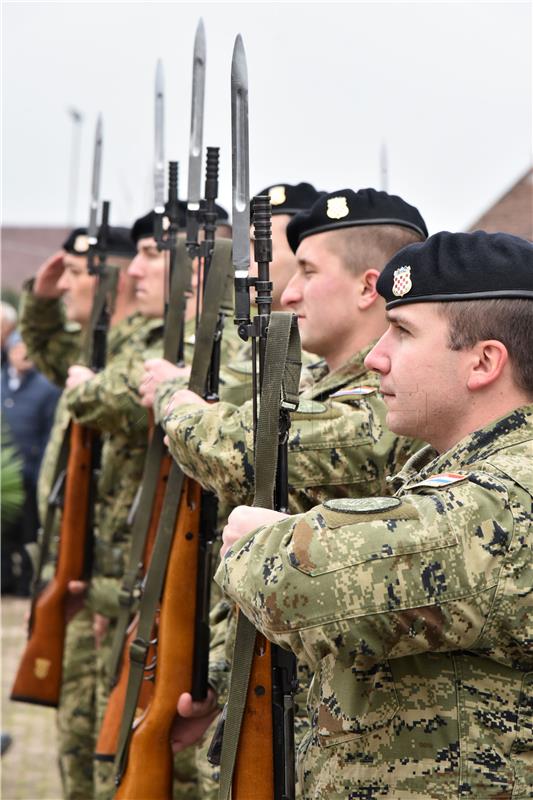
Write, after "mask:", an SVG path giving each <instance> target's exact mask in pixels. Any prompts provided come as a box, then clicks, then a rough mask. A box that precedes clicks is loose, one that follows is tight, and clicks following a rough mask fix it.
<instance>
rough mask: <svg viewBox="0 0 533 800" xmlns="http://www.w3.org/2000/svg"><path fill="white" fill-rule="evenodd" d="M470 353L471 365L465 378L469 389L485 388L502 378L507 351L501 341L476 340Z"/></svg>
mask: <svg viewBox="0 0 533 800" xmlns="http://www.w3.org/2000/svg"><path fill="white" fill-rule="evenodd" d="M470 353H471V365H470V373H469V375H468V379H467V386H468V388H469V389H470V391H472V392H475V391H479V390H480V389H486V388H487V387H489V386H490V385H491V384H494V382H495V381H498V380H500V379H501V378H502V375H503V372H504V370H505V367H506V365H508V364H509V353H508V352H507V348H506V346H505V345H504V344H503V342H499V341H498V340H497V339H488V340H486V341H483V342H477V343H476V344H475V345H474V347H473V348H472V350H471V351H470Z"/></svg>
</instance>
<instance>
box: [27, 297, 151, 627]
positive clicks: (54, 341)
mask: <svg viewBox="0 0 533 800" xmlns="http://www.w3.org/2000/svg"><path fill="white" fill-rule="evenodd" d="M23 320H24V330H25V332H26V331H27V332H28V338H27V341H28V346H29V347H31V350H30V352H31V357H32V358H34V359H35V360H36V361H38V363H39V365H40V367H41V368H42V369H43V371H44V372H45V373H47V374H48V375H50V376H52V375H53V376H54V378H55V380H56V381H57V382H58V383H59V382H63V383H64V380H65V379H66V375H67V372H68V368H69V366H71V364H73V363H76V362H77V361H79V360H80V344H81V335H80V331H79V330H74V329H72V330H71V329H70V328H69V326H66V325H65V318H64V314H63V310H62V304H61V302H60V301H57V300H55V301H54V300H42V299H40V298H36V297H35V296H33V295H30V293H29V292H28V293H26V294H25V297H24V313H23ZM72 327H73V326H72ZM160 336H161V321H160V320H147V319H146V318H145V317H143V316H142V315H140V314H133V315H132V316H130V317H128V318H127V319H125V320H123V321H122V322H120V323H119V324H118V325H116V326H114V327H112V328H111V329H110V331H109V336H108V347H107V365H106V368H105V369H104V370H103V371H102V372H100V373H98V374H97V375H96V376H95V377H94V378H92V379H91V380H90V381H86V382H85V383H83V384H80V385H79V386H78V387H76V388H75V389H71V390H68V391H64V392H63V395H62V397H61V400H60V402H59V404H58V407H57V411H56V417H55V422H54V428H53V430H52V434H51V437H50V440H49V442H48V446H47V448H46V452H45V455H44V458H43V464H42V467H41V473H40V475H39V491H38V494H39V512H40V516H41V519H44V513H45V511H46V501H47V498H48V495H49V493H50V489H51V481H52V476H53V472H54V468H55V464H56V460H57V457H58V452H59V447H60V446H61V441H62V439H63V434H64V431H65V429H66V427H67V426H68V424H69V421H70V419H72V418H73V419H75V420H76V421H77V422H80V423H82V424H84V425H87V426H89V427H92V428H95V429H96V430H98V431H99V432H100V433H101V434H102V436H103V448H102V463H101V470H100V476H99V480H98V486H97V507H96V511H95V553H94V565H93V577H92V580H91V587H90V591H89V603H90V606H91V607H92V608H93V610H95V611H98V612H99V613H103V614H106V615H107V616H113V615H114V614H116V613H117V610H118V588H119V578H120V577H121V575H122V572H123V569H124V564H125V558H126V557H127V549H128V546H129V541H130V539H129V525H128V521H127V518H128V514H129V511H130V508H131V504H132V501H133V497H134V495H135V492H136V490H137V487H138V484H139V482H140V479H141V476H142V469H143V463H144V455H145V452H146V446H147V437H148V428H147V413H146V411H145V409H144V408H143V407H142V406H140V404H139V400H138V393H137V386H138V383H139V380H140V376H141V373H142V365H143V363H144V358H145V350H146V349H147V348H149V347H153V348H154V355H159V354H160V345H159V349H158V350H157V349H155V348H157V346H158V343H159V342H160ZM56 550H57V543H56V544H55V546H54V547H53V548H52V550H51V553H50V560H49V563H48V564H47V566H46V567H45V571H44V574H43V579H44V580H47V579H49V578H50V577H51V575H52V574H53V570H54V565H53V561H54V560H55V552H56Z"/></svg>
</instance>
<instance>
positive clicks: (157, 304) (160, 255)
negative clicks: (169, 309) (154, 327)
mask: <svg viewBox="0 0 533 800" xmlns="http://www.w3.org/2000/svg"><path fill="white" fill-rule="evenodd" d="M166 263H167V254H166V253H165V252H164V251H162V250H158V249H157V245H156V242H155V239H154V238H153V236H148V237H146V238H144V239H139V241H138V242H137V255H136V256H135V258H134V259H133V261H132V262H131V264H130V265H129V267H128V275H130V277H132V278H133V279H134V280H135V298H136V300H137V305H138V308H139V311H140V312H141V314H144V315H145V316H146V317H153V318H157V317H162V316H163V311H164V306H165V280H166Z"/></svg>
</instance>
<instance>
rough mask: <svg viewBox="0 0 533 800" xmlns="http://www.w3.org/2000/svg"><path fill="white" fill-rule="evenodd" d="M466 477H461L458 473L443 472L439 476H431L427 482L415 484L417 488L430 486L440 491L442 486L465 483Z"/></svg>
mask: <svg viewBox="0 0 533 800" xmlns="http://www.w3.org/2000/svg"><path fill="white" fill-rule="evenodd" d="M466 477H467V476H466V475H460V474H459V473H458V472H441V473H440V474H439V475H431V476H430V477H429V478H426V480H425V481H420V483H417V484H415V485H416V486H430V487H431V488H432V489H438V488H440V487H442V486H450V484H452V483H457V482H458V481H464V480H465V479H466Z"/></svg>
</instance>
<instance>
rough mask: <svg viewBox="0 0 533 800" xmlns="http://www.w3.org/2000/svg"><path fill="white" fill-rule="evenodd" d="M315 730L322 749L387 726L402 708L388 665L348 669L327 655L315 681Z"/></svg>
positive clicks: (385, 663) (380, 664)
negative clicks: (400, 707)
mask: <svg viewBox="0 0 533 800" xmlns="http://www.w3.org/2000/svg"><path fill="white" fill-rule="evenodd" d="M315 691H316V700H317V701H318V702H317V703H316V708H317V711H316V714H315V717H314V719H313V727H314V729H315V734H316V735H317V738H318V741H319V742H320V744H321V745H322V746H323V747H331V746H332V745H336V744H340V743H345V742H348V741H350V740H351V739H358V738H363V737H365V736H368V735H369V734H371V733H373V732H374V731H377V730H378V729H379V728H382V727H383V726H385V725H386V724H387V723H388V722H390V720H391V719H392V718H393V717H394V715H395V714H396V712H397V710H398V708H399V702H398V697H397V694H396V689H395V686H394V679H393V676H392V672H391V669H390V667H389V664H388V662H386V661H385V662H382V663H378V664H373V665H372V666H371V667H369V668H368V669H361V668H359V667H358V668H357V669H356V668H353V667H345V666H343V665H342V664H341V663H340V662H339V661H337V660H336V659H335V656H333V655H328V656H326V657H325V658H324V659H323V660H322V661H321V663H320V667H319V670H318V672H317V675H316V677H315V681H314V685H313V693H315Z"/></svg>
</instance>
